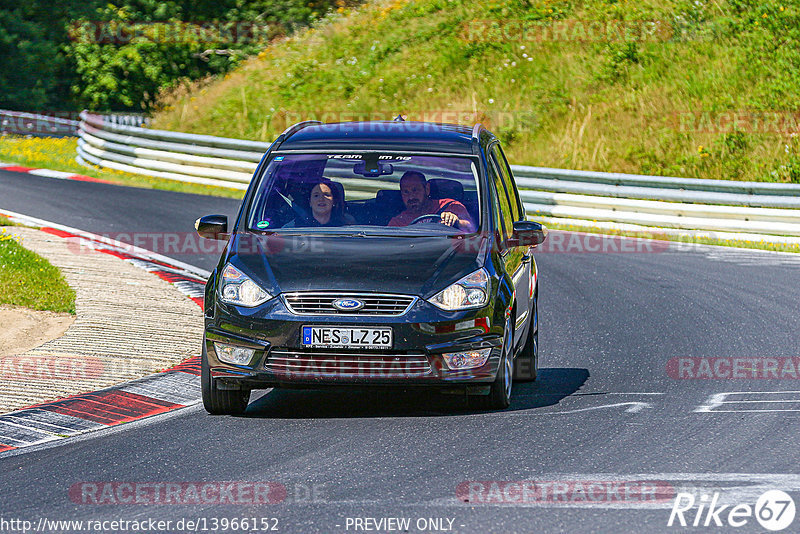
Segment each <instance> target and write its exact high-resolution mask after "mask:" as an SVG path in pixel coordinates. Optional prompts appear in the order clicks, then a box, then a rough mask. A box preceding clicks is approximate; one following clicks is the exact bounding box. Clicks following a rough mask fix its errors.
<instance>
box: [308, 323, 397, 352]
mask: <svg viewBox="0 0 800 534" xmlns="http://www.w3.org/2000/svg"><path fill="white" fill-rule="evenodd" d="M300 341H301V343H302V344H303V346H304V347H321V348H336V347H347V348H363V349H390V348H392V329H391V328H389V327H381V328H376V327H365V328H358V327H352V326H304V327H303V330H302V339H301V340H300Z"/></svg>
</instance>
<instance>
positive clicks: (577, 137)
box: [154, 0, 800, 182]
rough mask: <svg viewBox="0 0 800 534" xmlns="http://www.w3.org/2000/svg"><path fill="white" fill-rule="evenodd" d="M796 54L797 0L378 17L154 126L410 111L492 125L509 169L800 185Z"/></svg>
mask: <svg viewBox="0 0 800 534" xmlns="http://www.w3.org/2000/svg"><path fill="white" fill-rule="evenodd" d="M799 42H800V5H798V2H797V0H792V1H791V2H790V1H784V2H779V1H777V0H774V1H756V0H731V1H727V2H726V1H724V0H711V1H707V2H704V1H701V0H677V1H664V0H644V1H637V2H634V1H631V0H622V1H619V2H614V1H609V0H605V1H601V0H587V1H583V2H579V1H567V0H541V1H537V0H530V1H526V0H490V1H489V2H474V1H471V0H470V1H462V0H415V1H411V2H406V1H404V0H391V1H386V0H384V1H373V2H368V3H367V4H364V5H362V6H361V7H360V8H358V9H354V10H351V11H345V12H343V13H341V14H338V15H335V16H333V17H328V18H327V19H326V20H325V21H323V22H322V23H319V24H317V26H316V27H315V28H312V29H310V30H308V31H304V32H302V33H300V34H298V35H296V36H295V37H293V38H291V39H288V40H282V41H279V42H275V43H273V44H272V45H271V46H269V47H268V48H266V49H265V50H263V51H262V52H261V53H260V54H259V55H258V57H254V58H252V59H250V60H248V61H247V62H245V63H244V64H243V65H242V66H241V67H239V68H238V69H237V70H235V71H234V72H232V73H230V74H229V75H227V76H225V77H224V78H217V79H210V80H206V81H205V82H204V83H195V84H194V85H191V86H188V87H184V88H183V89H181V90H180V91H178V92H173V93H171V94H168V95H163V96H162V99H161V111H160V112H159V113H158V114H157V115H156V117H155V121H154V127H157V128H159V127H160V128H166V129H173V130H180V131H187V132H195V133H207V134H213V135H221V136H227V137H241V138H248V139H256V140H263V141H268V140H271V139H273V138H274V137H275V136H276V135H277V134H278V133H280V131H281V130H283V128H285V126H286V125H287V124H288V123H291V122H296V121H298V120H302V119H307V118H311V119H322V120H325V121H326V122H333V121H339V120H351V119H357V118H391V117H393V116H394V115H396V114H397V113H399V112H402V113H404V114H406V115H408V118H410V119H420V118H428V119H434V120H436V119H440V120H444V121H446V122H462V123H472V122H476V120H480V121H481V122H484V123H486V124H488V125H489V127H490V128H491V129H493V131H495V133H497V134H498V135H499V136H500V137H501V138H502V139H503V140H504V142H505V144H506V145H507V148H508V152H509V157H510V159H511V160H512V161H513V162H514V163H520V164H530V165H541V166H548V167H564V168H575V169H591V170H600V171H617V172H633V173H644V174H661V175H673V176H688V177H700V178H718V179H739V180H770V181H796V182H800V141H798V137H797V136H796V135H795V136H792V135H790V134H791V133H792V132H796V131H797V130H798V124H800V121H799V120H798V110H800V77H798V76H797V72H800V47H798V43H799Z"/></svg>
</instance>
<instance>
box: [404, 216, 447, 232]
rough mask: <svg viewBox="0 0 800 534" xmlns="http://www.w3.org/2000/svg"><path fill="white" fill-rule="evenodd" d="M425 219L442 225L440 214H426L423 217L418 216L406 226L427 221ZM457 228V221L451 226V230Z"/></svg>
mask: <svg viewBox="0 0 800 534" xmlns="http://www.w3.org/2000/svg"><path fill="white" fill-rule="evenodd" d="M427 219H431V222H438V223H439V224H444V223H443V222H442V216H441V215H440V214H438V213H426V214H425V215H420V216H419V217H417V218H416V219H414V220H413V221H411V222H410V223H408V225H409V226H411V225H412V224H417V223H418V222H421V221H424V220H427ZM444 225H445V226H449V225H447V224H444ZM458 227H459V224H458V221H456V222H455V224H453V226H452V227H451V228H455V229H458Z"/></svg>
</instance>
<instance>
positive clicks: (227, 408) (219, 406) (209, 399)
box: [200, 340, 250, 415]
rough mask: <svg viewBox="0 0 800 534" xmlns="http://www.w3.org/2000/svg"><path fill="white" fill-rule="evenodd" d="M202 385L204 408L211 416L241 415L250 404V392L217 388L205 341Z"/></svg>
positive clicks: (201, 374)
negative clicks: (212, 376)
mask: <svg viewBox="0 0 800 534" xmlns="http://www.w3.org/2000/svg"><path fill="white" fill-rule="evenodd" d="M200 384H201V386H202V391H203V407H205V409H206V411H207V412H208V413H210V414H211V415H241V414H243V413H244V411H245V410H246V409H247V404H248V403H249V402H250V390H248V389H242V390H225V389H219V388H217V384H216V382H215V381H214V379H213V378H211V367H210V366H209V364H208V354H206V342H205V340H203V357H202V360H201V362H200Z"/></svg>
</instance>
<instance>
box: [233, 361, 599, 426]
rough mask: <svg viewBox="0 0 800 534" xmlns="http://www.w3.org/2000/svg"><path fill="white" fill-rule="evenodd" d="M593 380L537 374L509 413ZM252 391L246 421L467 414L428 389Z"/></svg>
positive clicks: (575, 372) (519, 388)
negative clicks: (256, 419)
mask: <svg viewBox="0 0 800 534" xmlns="http://www.w3.org/2000/svg"><path fill="white" fill-rule="evenodd" d="M587 378H589V371H588V370H587V369H577V368H562V367H553V368H543V369H539V377H538V379H537V380H536V382H528V383H517V384H514V392H513V394H512V396H511V406H510V407H509V408H508V409H507V410H505V411H506V412H508V411H516V410H529V409H532V408H543V407H545V406H552V405H555V404H558V403H559V402H561V400H562V399H564V398H565V397H568V396H570V395H572V394H574V393H575V392H577V391H578V390H579V389H580V388H581V386H582V385H583V384H584V382H586V379H587ZM258 394H261V392H254V393H253V397H252V401H251V403H250V406H249V407H248V408H247V412H246V413H245V415H244V417H256V418H270V419H275V418H277V419H321V418H322V419H324V418H334V419H335V418H358V417H365V418H369V417H434V416H448V415H468V414H472V413H481V412H483V410H475V409H473V408H470V407H469V406H468V404H467V402H466V398H465V397H464V396H463V395H443V394H439V393H437V392H435V391H430V390H424V389H400V388H398V389H367V388H361V389H357V388H352V389H351V388H347V389H335V390H333V389H327V390H313V389H302V390H286V389H273V390H270V391H268V392H267V393H266V394H262V395H261V396H260V397H257V395H258Z"/></svg>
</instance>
